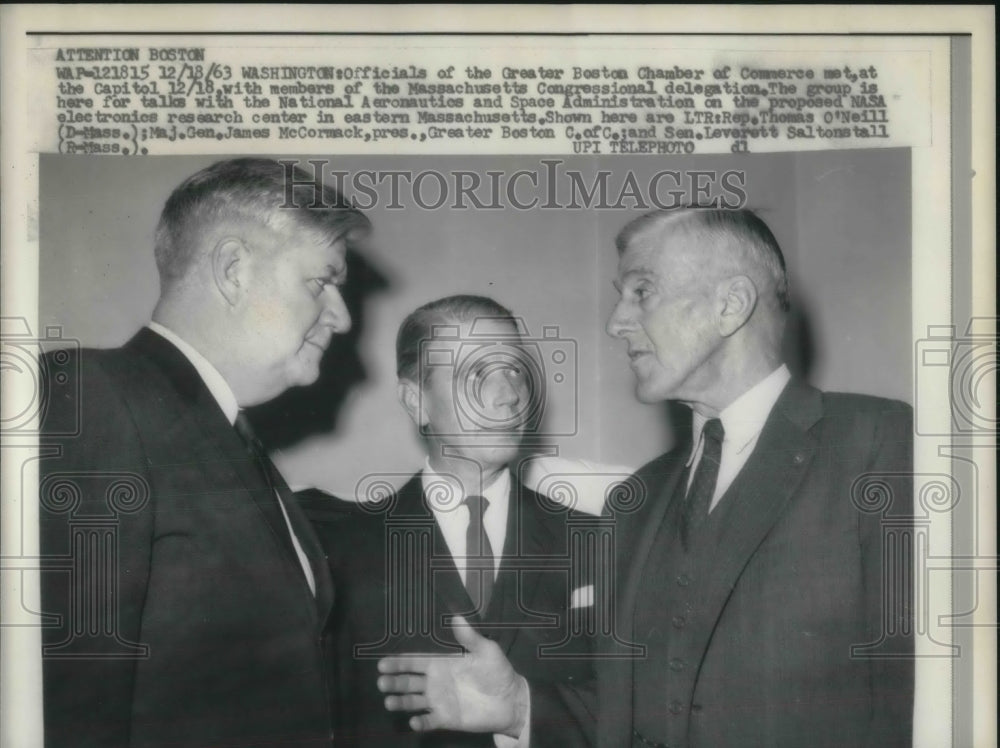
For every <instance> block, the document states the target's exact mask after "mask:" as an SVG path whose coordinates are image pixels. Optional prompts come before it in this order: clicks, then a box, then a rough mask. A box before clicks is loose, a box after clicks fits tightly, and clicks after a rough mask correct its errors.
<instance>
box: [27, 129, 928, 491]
mask: <svg viewBox="0 0 1000 748" xmlns="http://www.w3.org/2000/svg"><path fill="white" fill-rule="evenodd" d="M309 158H328V157H323V156H303V157H301V160H302V161H303V162H304V161H305V160H307V159H309ZM215 160H217V158H213V157H194V156H192V157H176V156H173V157H144V158H135V159H131V158H94V157H82V156H81V157H74V156H49V155H43V156H42V157H41V159H40V169H41V179H40V185H41V187H40V246H41V249H40V279H41V280H40V310H39V321H40V324H41V325H43V326H44V325H60V326H62V328H63V334H64V336H66V337H72V338H76V339H78V340H79V341H81V343H82V344H84V345H88V346H95V347H108V346H116V345H119V344H121V343H123V342H124V341H125V340H127V339H128V338H129V337H130V336H131V334H132V333H133V332H134V331H135V330H136V329H137V328H138V327H139V326H140V325H142V324H144V323H145V322H146V321H148V319H149V315H150V312H151V311H152V309H153V306H154V304H155V300H156V296H157V293H158V281H157V278H156V270H155V265H154V263H153V256H152V235H153V229H154V227H155V225H156V221H157V219H158V216H159V212H160V209H161V207H162V205H163V202H164V201H165V199H166V198H167V196H168V195H169V194H170V191H171V190H172V189H173V188H174V187H175V186H176V185H177V184H178V183H179V182H180V181H182V180H183V179H184V178H185V177H187V176H188V175H190V174H192V173H193V172H195V171H197V170H198V169H200V168H202V167H204V166H206V165H208V164H210V163H212V162H213V161H215ZM561 160H562V161H563V164H562V165H561V167H560V168H561V169H562V170H563V172H565V171H568V170H571V169H575V170H578V171H580V172H581V174H582V175H583V176H584V178H585V180H586V181H587V182H588V183H589V182H590V181H592V180H593V178H594V175H595V172H597V170H608V171H611V172H612V173H613V174H614V175H615V178H614V179H612V180H611V183H612V184H620V183H621V175H622V174H624V173H625V171H626V170H631V171H632V172H633V173H634V174H635V176H636V178H637V181H638V183H639V184H646V183H648V181H649V179H650V177H651V176H652V175H653V174H654V173H655V172H657V171H660V170H663V169H671V170H680V171H689V170H692V169H697V170H712V169H715V170H718V171H720V172H722V171H726V170H730V169H737V170H741V171H743V172H745V189H746V192H747V195H748V206H749V207H752V208H755V209H757V211H758V213H759V214H760V215H761V217H762V218H764V220H765V221H767V223H768V224H769V225H770V226H771V228H772V230H773V231H774V233H775V235H776V237H777V239H778V241H779V243H780V244H781V246H782V248H783V250H784V252H785V255H786V261H787V264H788V267H789V273H790V278H791V281H792V292H793V299H794V300H795V301H796V302H797V304H798V309H799V310H800V312H801V319H802V324H801V325H799V327H800V328H801V329H802V330H803V331H804V335H803V339H805V340H806V341H807V342H808V346H807V348H808V349H809V350H811V351H812V356H811V358H812V366H811V368H810V369H809V374H810V379H811V381H813V382H814V383H815V384H817V386H820V387H821V388H824V389H834V390H843V391H853V392H868V393H872V394H878V395H883V396H888V397H895V398H898V399H901V400H904V401H908V402H909V401H911V400H912V396H911V390H912V376H911V371H912V363H911V358H912V354H911V341H910V314H911V311H910V309H911V280H910V266H911V261H910V208H909V206H910V161H909V152H908V151H906V150H903V149H886V150H865V151H837V152H832V151H831V152H817V153H798V154H791V153H786V154H761V155H757V154H754V155H743V156H704V157H685V158H676V157H669V158H668V157H650V156H642V157H637V156H614V157H611V156H601V157H561ZM329 163H330V168H333V169H338V170H343V171H347V172H354V171H355V170H357V169H382V170H386V169H393V170H398V169H402V170H407V169H409V170H412V171H413V172H419V171H423V170H427V169H435V170H437V171H442V172H451V171H454V170H463V171H477V172H479V173H483V172H485V171H487V170H491V171H496V170H500V171H503V172H505V173H506V174H511V173H513V172H514V171H516V170H518V169H527V170H530V171H535V172H539V173H542V172H544V167H543V166H542V165H541V164H540V159H539V158H538V157H529V156H492V157H462V156H449V157H402V156H382V157H371V156H369V157H351V158H346V157H345V158H340V157H329ZM428 194H430V195H431V198H433V195H434V192H433V190H429V193H428ZM407 202H409V203H410V204H408V205H407V207H406V208H405V209H403V210H394V209H390V208H388V207H387V206H386V202H385V201H383V202H382V203H381V204H380V205H379V206H377V207H375V208H373V209H371V210H368V211H366V212H367V214H368V215H369V217H370V218H371V219H372V222H373V224H374V227H375V230H374V233H373V235H372V237H371V245H372V246H371V248H370V249H369V250H368V252H367V255H366V259H367V260H368V261H369V262H370V263H371V264H372V265H373V266H374V267H375V268H376V270H378V271H379V272H380V273H381V274H382V275H383V276H384V277H385V279H386V281H387V286H386V287H385V288H384V289H383V290H382V291H380V292H378V293H377V294H375V295H373V296H372V297H371V298H370V299H369V300H368V301H367V302H366V304H365V307H364V327H363V330H362V332H361V337H360V341H359V350H358V353H359V356H360V359H361V362H362V364H363V367H364V371H365V379H364V381H362V382H361V383H360V384H359V385H357V386H356V387H354V388H353V389H352V390H351V391H350V393H349V394H348V396H347V399H346V402H345V403H344V404H343V407H342V408H341V410H340V412H339V416H338V419H337V422H336V426H335V428H334V429H333V430H332V431H331V432H328V433H323V434H319V435H314V436H311V437H308V438H305V439H303V440H302V441H300V442H298V443H296V444H294V445H292V446H290V447H286V448H285V449H283V450H282V451H281V453H280V454H278V455H276V461H277V462H278V464H279V467H281V469H282V471H283V472H284V473H285V475H286V477H287V478H288V480H289V482H290V483H291V484H292V485H293V486H318V487H320V488H324V489H326V490H329V491H331V492H333V493H336V494H338V495H341V496H344V497H351V496H353V495H354V491H355V487H356V486H357V484H358V482H359V481H360V480H361V479H362V478H363V477H364V476H366V475H369V474H372V473H388V474H389V475H390V480H392V482H394V483H397V484H398V483H401V482H402V481H403V479H404V476H405V474H407V473H409V472H412V471H413V470H416V469H418V468H419V467H420V465H421V464H422V462H423V453H422V450H421V446H420V443H419V440H418V438H417V436H416V433H415V431H414V428H413V427H412V425H411V423H410V421H409V419H408V418H407V417H406V415H405V414H404V412H403V410H402V408H401V407H400V406H399V405H398V403H397V402H396V379H395V361H394V343H395V336H396V331H397V329H398V326H399V323H400V322H401V321H402V319H403V318H404V317H405V316H406V314H407V313H409V312H410V311H412V310H413V309H414V308H415V307H417V306H418V305H420V304H422V303H424V302H426V301H429V300H431V299H434V298H437V297H440V296H444V295H448V294H453V293H478V294H485V295H489V296H492V297H494V298H496V299H497V300H498V301H500V302H501V303H502V304H504V305H506V306H508V307H509V308H511V309H512V310H513V311H514V313H515V314H516V315H519V316H521V317H523V318H524V320H525V323H526V325H527V327H528V330H529V333H531V335H532V336H536V337H537V336H540V334H541V331H542V328H543V326H557V327H558V328H559V336H560V338H561V339H563V340H564V341H565V340H570V341H574V342H575V343H576V349H577V353H578V356H579V369H578V372H577V377H576V379H577V383H578V387H577V391H576V395H577V397H576V402H577V405H576V407H578V409H579V410H578V413H577V416H576V418H575V421H576V423H577V425H578V430H577V433H576V434H575V435H572V436H566V437H561V438H559V439H557V440H555V445H556V446H557V447H558V448H559V450H560V454H562V455H565V456H568V457H578V458H585V459H590V460H596V461H602V462H611V463H618V464H625V465H630V466H632V467H637V466H639V465H641V464H642V463H643V462H645V461H647V460H648V459H650V458H652V457H654V456H656V455H657V454H660V453H661V452H662V451H663V450H664V449H665V448H666V447H668V446H669V445H670V441H671V431H670V426H669V422H668V420H667V419H666V417H665V410H664V409H663V408H659V407H650V406H646V405H642V404H640V403H638V402H637V401H636V400H635V398H634V397H633V391H634V382H633V376H632V373H631V371H630V369H629V367H628V362H627V360H626V356H625V353H624V347H623V344H622V343H621V342H620V341H615V340H612V339H611V338H609V337H608V336H607V335H606V334H605V333H604V324H605V321H606V320H607V317H608V315H609V314H610V312H611V308H612V306H613V304H614V302H615V298H616V293H615V291H614V289H613V287H612V285H611V281H612V279H613V278H614V275H615V267H616V262H617V255H616V252H615V250H614V244H613V240H614V236H615V235H616V234H617V232H618V230H619V229H620V228H621V227H622V226H623V225H624V224H625V223H626V222H627V221H628V220H630V219H631V218H634V217H636V216H638V215H640V214H641V213H643V212H644V211H643V210H614V209H603V210H601V209H589V210H588V209H563V210H543V209H534V210H515V209H513V208H510V207H507V208H505V209H502V210H495V211H493V210H474V209H467V210H453V209H448V208H447V207H444V208H441V209H438V210H425V209H422V208H419V207H416V206H415V205H413V204H412V201H407ZM563 390H564V394H565V388H563ZM571 402H572V399H569V400H568V399H566V398H565V397H562V398H557V399H556V400H555V404H554V405H553V406H552V407H557V409H558V410H559V412H558V413H556V414H555V415H554V418H555V420H557V421H559V422H560V423H563V422H566V420H567V418H570V415H569V414H568V412H567V410H568V408H571V407H573V406H572V405H571V404H570V403H571ZM570 420H574V419H570Z"/></svg>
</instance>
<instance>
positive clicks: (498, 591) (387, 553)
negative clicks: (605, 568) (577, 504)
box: [311, 475, 592, 748]
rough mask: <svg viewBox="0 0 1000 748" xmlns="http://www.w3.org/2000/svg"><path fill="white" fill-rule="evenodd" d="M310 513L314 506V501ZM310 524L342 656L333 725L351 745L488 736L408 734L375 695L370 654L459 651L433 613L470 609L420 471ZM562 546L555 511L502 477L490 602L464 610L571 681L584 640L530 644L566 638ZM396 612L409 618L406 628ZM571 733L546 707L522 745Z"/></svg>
mask: <svg viewBox="0 0 1000 748" xmlns="http://www.w3.org/2000/svg"><path fill="white" fill-rule="evenodd" d="M311 516H312V517H314V519H315V518H316V517H317V515H316V513H315V512H314V513H313V514H312V515H311ZM318 529H319V533H320V536H321V538H322V539H323V541H324V544H326V545H327V547H328V552H329V555H330V558H331V563H332V565H333V569H334V576H335V581H336V584H337V590H338V615H340V614H343V619H342V620H341V621H340V622H341V627H340V631H341V633H342V645H341V647H342V649H341V653H340V655H339V656H338V658H337V660H338V662H339V663H340V664H341V665H342V666H345V668H344V669H343V670H342V671H341V674H340V675H341V681H342V683H343V687H344V693H342V694H341V696H340V698H338V702H339V704H338V705H339V706H340V707H342V708H343V711H342V716H343V718H344V721H345V722H346V724H347V725H348V726H349V729H347V730H346V731H344V732H342V733H338V734H341V735H344V736H347V740H348V743H351V744H354V743H356V744H357V745H362V746H424V747H426V746H491V745H493V739H492V736H490V735H474V734H464V733H453V732H436V733H429V734H423V735H420V734H417V733H414V732H413V731H411V730H410V729H409V727H408V726H407V725H406V719H407V717H406V716H405V715H402V716H401V715H394V714H392V713H390V712H387V711H386V710H385V708H384V707H383V700H384V697H383V696H382V694H381V693H380V692H379V691H378V689H377V687H376V680H377V678H378V673H377V670H376V663H377V661H378V658H379V657H381V656H386V655H390V654H399V653H403V652H420V651H423V652H427V651H432V652H453V653H457V652H460V648H458V647H457V645H456V643H455V638H454V636H453V634H452V632H451V631H450V630H449V629H448V627H447V626H446V625H444V622H443V619H444V617H445V616H447V615H449V614H456V613H462V614H465V615H466V616H467V617H468V614H469V611H470V609H471V608H472V603H471V601H470V599H469V596H468V593H467V592H466V590H465V587H464V586H463V585H462V581H461V578H460V577H459V574H458V570H457V569H456V567H455V564H454V561H453V560H452V557H451V554H450V553H449V551H448V548H447V545H446V543H445V541H444V538H443V536H442V535H441V533H440V531H439V530H438V529H437V524H436V522H435V521H434V516H433V514H432V513H431V512H430V510H429V509H428V507H427V505H426V503H425V501H424V496H423V491H422V488H421V484H420V476H419V475H417V476H415V477H414V478H412V479H411V480H410V481H409V482H408V483H406V484H405V485H404V486H403V487H402V488H401V489H400V490H399V492H398V493H397V494H396V495H394V496H393V497H392V498H391V499H390V500H389V502H388V503H387V504H386V505H384V509H383V510H382V511H377V512H374V513H361V514H359V515H357V516H354V517H351V518H349V519H345V520H341V521H339V522H336V521H334V522H330V521H323V519H322V518H321V519H320V521H319V522H318ZM404 537H409V538H410V542H415V543H416V545H414V546H411V547H410V548H411V550H412V551H413V553H410V552H409V551H407V550H405V549H404V550H403V551H402V552H401V553H400V548H401V544H400V541H401V539H402V538H404ZM421 543H426V545H420V544H421ZM402 545H405V543H403V544H402ZM568 549H569V528H568V527H567V518H566V512H565V510H562V509H560V508H557V507H555V506H554V505H553V504H552V503H551V502H548V501H547V500H545V499H542V498H540V497H539V496H538V495H537V494H535V493H534V492H533V491H530V490H529V489H527V488H525V487H523V486H520V485H518V483H517V481H516V480H513V479H512V488H511V497H510V505H509V511H508V517H507V535H506V541H505V544H504V548H503V557H502V561H501V565H500V571H499V573H498V575H497V580H496V585H495V587H494V590H493V595H492V598H491V602H490V605H489V608H488V609H487V611H486V614H485V616H473V617H471V618H470V620H471V622H472V623H473V625H474V626H475V627H476V628H477V629H478V630H479V631H480V633H482V634H484V635H486V636H488V637H490V638H492V639H494V640H495V641H496V642H497V644H499V645H500V647H501V648H502V649H503V651H504V652H505V653H506V655H507V657H508V658H509V659H510V661H511V662H512V663H513V665H514V668H515V669H516V670H517V671H518V672H519V673H521V674H522V675H525V676H526V677H528V678H529V679H531V680H532V682H534V680H536V679H537V680H539V681H540V682H544V683H554V682H563V683H574V682H585V681H587V680H589V679H590V678H591V677H592V670H591V665H590V662H589V654H590V652H589V640H586V639H581V638H576V639H573V640H571V641H570V642H569V643H568V645H567V647H566V648H565V649H563V650H562V653H563V654H564V655H566V654H570V653H571V649H572V651H573V652H576V653H577V655H578V656H575V657H557V656H554V653H551V652H550V653H547V654H546V653H541V654H540V653H539V647H540V646H543V645H555V644H559V643H560V642H563V641H564V640H566V639H567V637H568V636H569V630H570V621H571V615H576V614H577V613H579V611H571V610H569V604H570V593H571V586H572V587H575V586H579V585H578V584H577V582H579V581H581V580H580V579H579V578H575V577H571V574H570V572H569V569H568V566H567V563H568V552H569V551H568ZM420 559H422V560H420ZM420 569H423V570H424V571H423V572H421V571H420ZM428 570H429V573H427V572H428ZM397 574H398V576H393V575H397ZM574 579H576V582H574V581H573V580H574ZM390 580H391V581H390ZM422 594H423V595H427V597H426V600H427V601H428V603H429V605H422V604H421V603H420V602H419V600H420V599H422V598H421V595H422ZM401 601H402V602H401ZM415 601H416V602H415ZM341 604H342V606H343V607H341ZM401 606H402V607H401ZM407 621H409V622H411V623H415V624H416V625H415V626H413V627H412V630H411V631H408V630H407V623H406V622H407ZM491 624H492V625H491ZM548 655H553V656H548ZM347 667H350V670H348V669H347ZM351 738H353V740H351ZM582 739H583V738H582V734H581V733H580V732H579V728H578V727H577V726H576V724H575V722H574V721H573V719H572V718H571V716H570V715H569V714H568V713H565V712H558V711H556V712H550V713H549V714H548V715H547V717H546V719H545V720H538V721H537V722H536V724H535V725H534V732H533V734H532V742H531V744H532V746H534V747H535V748H538V747H539V746H545V745H560V746H572V745H577V744H580V742H581V741H582Z"/></svg>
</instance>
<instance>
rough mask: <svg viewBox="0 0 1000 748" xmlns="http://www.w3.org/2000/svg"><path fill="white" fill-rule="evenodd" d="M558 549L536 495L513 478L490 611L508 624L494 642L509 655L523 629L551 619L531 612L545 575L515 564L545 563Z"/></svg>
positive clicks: (491, 618)
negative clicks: (526, 562) (520, 562)
mask: <svg viewBox="0 0 1000 748" xmlns="http://www.w3.org/2000/svg"><path fill="white" fill-rule="evenodd" d="M555 547H557V544H556V538H554V537H553V536H552V532H551V531H550V529H549V526H548V523H547V522H546V517H545V516H544V515H543V513H542V511H541V509H540V508H539V506H538V504H537V497H536V495H535V494H534V492H532V491H529V490H528V489H526V488H525V487H524V486H522V485H521V484H520V483H518V481H517V480H516V479H515V478H514V476H513V475H512V476H511V482H510V498H509V501H508V505H507V535H506V538H505V539H504V547H503V555H502V556H501V559H500V573H499V574H498V576H497V586H496V587H495V588H494V591H493V596H494V599H493V601H492V602H491V604H490V609H489V620H499V621H500V622H502V623H503V624H505V625H504V626H503V627H501V628H499V629H498V630H497V632H496V635H495V636H494V641H496V643H497V644H498V645H499V646H500V648H501V649H502V650H503V651H504V652H505V653H506V652H509V651H510V649H511V647H512V646H513V645H514V641H515V640H516V639H517V637H518V634H519V633H520V631H521V630H522V629H523V628H526V627H527V626H530V625H533V624H542V623H544V622H545V621H546V620H547V617H543V616H534V615H533V614H532V613H531V610H532V609H533V606H532V603H533V601H534V599H535V593H536V591H537V589H538V586H539V584H540V582H541V578H542V576H543V574H542V573H540V572H538V571H530V570H524V571H522V570H519V569H518V567H517V565H516V563H515V562H516V561H517V560H519V559H537V560H538V561H539V562H544V560H545V559H546V558H548V557H549V554H551V552H552V549H553V548H555ZM532 619H535V620H532ZM554 623H558V621H555V622H554Z"/></svg>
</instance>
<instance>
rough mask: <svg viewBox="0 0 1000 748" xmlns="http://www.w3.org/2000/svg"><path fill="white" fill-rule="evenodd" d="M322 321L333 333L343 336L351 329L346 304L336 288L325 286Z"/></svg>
mask: <svg viewBox="0 0 1000 748" xmlns="http://www.w3.org/2000/svg"><path fill="white" fill-rule="evenodd" d="M322 298H323V306H324V308H323V315H322V321H323V322H324V323H325V324H327V325H329V326H330V328H332V329H333V331H334V332H335V333H337V334H338V335H343V334H344V333H345V332H347V331H348V330H350V329H351V313H350V312H349V311H348V310H347V303H346V302H345V301H344V297H343V296H342V295H341V293H340V289H339V288H337V286H333V285H331V286H327V288H326V289H325V290H324V293H323V297H322Z"/></svg>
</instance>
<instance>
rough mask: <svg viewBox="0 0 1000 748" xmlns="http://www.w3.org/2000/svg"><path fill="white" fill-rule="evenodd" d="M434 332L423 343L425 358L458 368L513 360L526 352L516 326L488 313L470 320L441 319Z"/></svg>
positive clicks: (432, 330) (436, 323) (434, 326)
mask: <svg viewBox="0 0 1000 748" xmlns="http://www.w3.org/2000/svg"><path fill="white" fill-rule="evenodd" d="M431 333H432V334H431V337H430V338H429V339H425V340H424V341H423V347H424V351H425V356H434V357H435V360H436V361H438V362H441V363H444V362H449V363H450V364H451V365H453V366H454V367H455V368H459V367H462V366H464V365H465V364H468V363H469V362H470V361H480V360H482V361H487V360H492V359H494V358H498V357H500V358H504V359H510V360H511V361H514V360H516V359H517V358H518V357H519V356H520V355H522V351H523V347H522V344H521V338H520V336H519V335H518V329H517V326H516V325H515V324H514V323H513V322H511V321H510V320H507V319H501V318H496V317H490V316H488V315H486V314H484V315H483V316H481V317H475V318H473V319H468V320H459V319H448V318H445V319H441V320H438V321H436V322H435V323H434V324H433V325H432V328H431Z"/></svg>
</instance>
